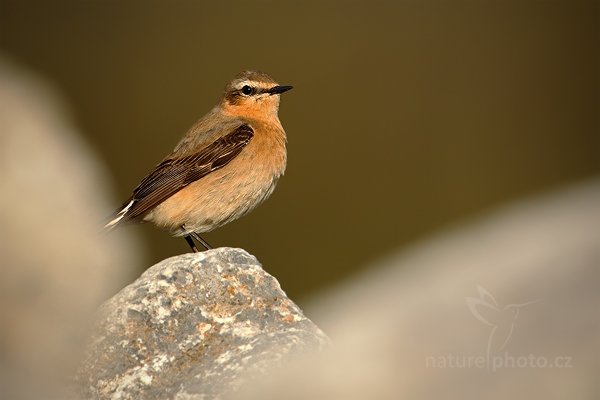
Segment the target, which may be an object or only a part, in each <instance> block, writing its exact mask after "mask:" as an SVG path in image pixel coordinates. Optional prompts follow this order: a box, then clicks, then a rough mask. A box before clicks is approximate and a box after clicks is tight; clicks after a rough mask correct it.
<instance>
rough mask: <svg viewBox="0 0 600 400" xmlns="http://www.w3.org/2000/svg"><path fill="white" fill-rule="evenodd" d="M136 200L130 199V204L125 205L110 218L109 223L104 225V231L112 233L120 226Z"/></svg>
mask: <svg viewBox="0 0 600 400" xmlns="http://www.w3.org/2000/svg"><path fill="white" fill-rule="evenodd" d="M134 202H135V199H130V200H129V201H128V202H126V203H124V204H123V205H122V206H121V207H120V208H119V209H118V210H117V211H115V213H114V214H113V215H112V216H110V217H109V219H108V222H106V224H105V225H104V229H105V230H106V231H111V230H113V229H114V228H116V227H117V225H119V223H120V222H121V221H122V220H123V218H125V216H126V215H127V212H128V211H129V209H130V208H131V206H133V203H134Z"/></svg>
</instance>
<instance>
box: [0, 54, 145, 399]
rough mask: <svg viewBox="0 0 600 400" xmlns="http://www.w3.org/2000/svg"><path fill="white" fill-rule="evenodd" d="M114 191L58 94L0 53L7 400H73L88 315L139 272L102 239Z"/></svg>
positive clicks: (0, 290) (120, 245)
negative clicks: (71, 385)
mask: <svg viewBox="0 0 600 400" xmlns="http://www.w3.org/2000/svg"><path fill="white" fill-rule="evenodd" d="M108 186H109V185H108V184H107V179H106V174H105V171H104V169H103V168H102V166H101V164H100V163H99V162H98V160H97V159H96V158H95V155H94V154H93V153H92V151H91V150H90V149H89V148H88V146H87V145H86V144H85V143H84V142H83V141H82V140H81V137H80V133H79V132H78V130H77V129H76V128H75V127H74V126H73V123H72V119H71V117H70V116H69V114H68V112H67V111H66V107H65V106H64V104H63V102H62V100H61V99H60V97H59V96H58V95H57V94H56V91H55V90H54V89H53V88H52V87H51V86H50V85H49V84H48V83H47V82H46V81H44V80H43V79H41V78H39V77H37V76H35V75H33V74H32V73H30V72H27V71H26V70H24V69H23V68H21V67H19V66H18V65H16V64H15V63H13V62H10V61H9V60H7V59H6V58H4V57H2V55H1V54H0V193H2V195H1V196H0V232H1V240H0V271H1V276H2V278H1V279H0V326H2V329H1V330H0V398H1V399H22V398H23V399H29V398H45V399H52V398H58V399H64V398H65V395H64V394H63V393H61V388H62V387H63V386H64V385H63V382H62V381H63V380H64V377H65V376H69V375H70V374H72V373H73V370H74V369H75V367H76V365H77V364H78V361H79V359H80V356H81V354H80V353H79V349H80V344H82V343H83V339H84V338H85V336H86V335H85V333H84V331H85V326H86V322H87V318H88V316H89V315H91V314H93V312H94V310H95V309H96V308H97V306H98V305H99V304H100V303H102V301H104V300H105V299H106V298H108V297H110V295H111V294H113V293H114V292H115V291H116V290H117V289H118V288H119V287H122V285H123V282H124V281H126V280H127V279H129V277H130V276H131V275H132V272H133V271H135V269H136V268H137V267H138V266H139V265H140V260H139V254H140V246H139V244H138V242H137V241H135V240H134V238H132V237H131V235H128V234H127V232H126V231H121V232H115V234H114V235H110V236H108V235H103V234H101V227H102V222H103V219H104V218H105V216H106V215H108V213H109V211H110V209H111V208H112V206H113V205H114V204H118V203H117V201H116V200H114V201H113V200H110V199H109V197H110V196H109V193H110V189H109V187H108ZM128 268H131V269H128Z"/></svg>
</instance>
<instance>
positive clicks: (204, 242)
mask: <svg viewBox="0 0 600 400" xmlns="http://www.w3.org/2000/svg"><path fill="white" fill-rule="evenodd" d="M190 235H192V237H193V238H194V239H196V240H197V241H199V242H200V244H202V246H204V248H205V249H206V250H210V249H212V246H211V245H210V244H208V243H207V242H206V240H204V239H202V238H201V237H200V235H198V234H197V233H196V232H192V233H190Z"/></svg>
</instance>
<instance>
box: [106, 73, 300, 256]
mask: <svg viewBox="0 0 600 400" xmlns="http://www.w3.org/2000/svg"><path fill="white" fill-rule="evenodd" d="M290 89H292V86H282V85H279V84H278V83H277V82H276V81H275V80H274V79H273V78H271V77H270V76H269V75H267V74H266V73H263V72H258V71H249V70H247V71H242V72H240V73H239V74H238V75H236V76H235V77H234V78H233V80H231V81H230V82H229V83H228V84H227V85H226V86H225V90H224V92H223V94H222V96H221V98H220V100H219V101H218V103H217V104H216V105H215V106H214V107H213V108H212V109H211V110H210V111H209V112H208V113H207V114H206V115H204V116H203V117H202V118H200V119H199V120H198V121H197V122H196V123H195V124H194V125H193V126H192V127H191V128H190V129H189V130H188V131H187V133H186V134H185V135H184V136H183V138H182V139H181V140H180V141H179V143H178V144H177V145H176V146H175V148H174V149H173V151H172V152H171V153H170V154H168V155H167V156H166V157H165V158H164V159H163V160H162V161H161V162H160V163H159V164H158V165H156V166H155V167H154V169H153V170H151V171H150V173H149V174H148V175H147V176H146V177H145V178H144V179H142V180H141V182H140V184H139V185H138V186H137V187H136V188H135V189H134V190H133V193H132V195H131V197H130V198H129V199H128V200H127V201H125V202H124V203H123V205H122V206H121V207H119V208H118V209H117V210H116V211H115V212H114V213H113V214H112V215H111V216H110V217H109V218H108V221H107V222H106V224H105V226H104V227H105V229H106V230H107V231H110V230H112V229H114V228H116V227H117V226H120V225H123V224H125V223H132V222H134V223H135V222H151V223H153V224H154V225H156V226H157V227H158V228H161V229H163V230H166V231H167V232H169V233H170V234H171V235H172V236H176V237H183V238H184V239H185V240H186V242H187V243H188V245H189V246H190V247H191V249H192V251H194V252H198V251H199V250H198V247H197V246H196V242H195V241H194V239H195V240H196V241H198V242H199V243H200V244H201V245H202V246H203V247H204V248H205V249H206V250H209V249H211V248H212V247H211V246H210V245H209V244H208V243H207V242H206V241H205V240H204V239H203V238H202V237H201V236H200V234H201V233H205V232H209V231H212V230H214V229H216V228H219V227H221V226H223V225H225V224H227V223H229V222H231V221H234V220H236V219H238V218H240V217H241V216H243V215H245V214H246V213H248V212H250V211H252V210H253V209H254V208H255V207H256V206H258V205H259V204H260V203H262V202H263V201H264V200H266V199H267V198H268V197H269V196H270V195H271V193H272V192H273V190H274V189H275V185H276V184H277V181H278V180H279V178H280V177H281V176H282V175H283V173H284V172H285V168H286V163H287V149H286V143H287V137H286V133H285V131H284V129H283V127H282V125H281V122H280V121H279V116H278V111H279V102H280V96H281V94H282V93H284V92H287V91H288V90H290Z"/></svg>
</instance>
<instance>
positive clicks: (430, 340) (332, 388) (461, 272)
mask: <svg viewBox="0 0 600 400" xmlns="http://www.w3.org/2000/svg"><path fill="white" fill-rule="evenodd" d="M599 307H600V181H592V182H589V183H587V184H582V185H579V186H576V187H572V188H568V189H566V190H563V191H561V192H557V193H552V194H549V195H547V196H544V197H537V198H534V199H530V200H528V201H523V202H519V203H516V204H514V205H511V206H508V207H505V208H504V209H502V210H499V211H497V212H496V213H495V214H494V215H492V216H489V217H486V218H482V219H481V220H479V221H476V222H474V223H472V224H470V225H467V226H463V227H459V228H456V229H453V230H449V231H448V232H445V233H443V234H440V235H438V236H437V237H435V238H432V239H430V240H428V241H424V242H422V243H419V244H417V245H414V246H413V247H412V248H409V249H406V250H404V251H402V252H400V253H399V254H398V255H394V256H391V257H389V258H388V259H387V260H382V261H380V262H379V263H377V264H376V265H373V268H371V269H370V270H368V271H366V272H365V273H364V274H363V275H362V276H359V277H356V278H355V279H353V280H352V281H351V282H348V283H346V284H345V285H342V286H340V287H339V288H338V289H337V290H332V291H329V292H327V293H326V294H323V295H322V296H321V298H319V299H314V301H313V302H312V305H311V306H308V307H306V310H307V314H308V315H310V316H311V318H312V319H313V320H314V321H316V322H317V323H318V324H319V326H321V327H322V328H323V329H324V330H325V331H326V332H327V333H328V335H329V336H330V337H331V338H332V341H333V343H334V344H335V346H334V348H333V351H332V352H326V353H323V354H319V355H311V356H309V357H306V359H304V360H302V361H298V362H296V363H294V365H293V366H290V367H288V368H286V369H285V370H280V371H274V372H273V374H271V375H270V376H269V377H268V378H267V379H265V380H264V381H263V382H260V383H253V384H251V385H247V386H246V387H244V388H243V391H240V392H239V395H237V396H232V398H233V399H244V400H252V399H279V398H285V399H344V400H351V399H379V400H382V399H440V398H451V399H481V398H485V399H497V400H500V399H517V398H518V399H522V398H526V399H544V400H548V399H557V400H558V399H566V398H569V399H590V400H592V399H598V398H600V397H599V396H600V383H599V381H598V376H600V312H599V311H598V310H599Z"/></svg>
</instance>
